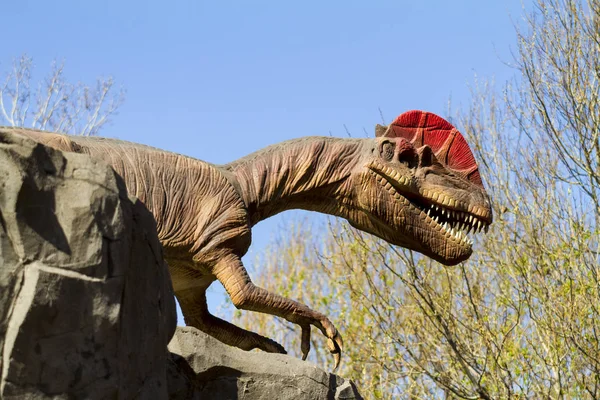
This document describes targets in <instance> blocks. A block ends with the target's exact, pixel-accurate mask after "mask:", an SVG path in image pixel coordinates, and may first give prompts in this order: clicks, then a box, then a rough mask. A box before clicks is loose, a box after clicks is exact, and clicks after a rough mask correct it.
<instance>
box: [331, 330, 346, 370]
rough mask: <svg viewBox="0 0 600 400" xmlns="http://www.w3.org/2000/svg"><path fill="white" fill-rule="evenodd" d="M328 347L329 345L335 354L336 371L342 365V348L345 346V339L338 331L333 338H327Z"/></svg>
mask: <svg viewBox="0 0 600 400" xmlns="http://www.w3.org/2000/svg"><path fill="white" fill-rule="evenodd" d="M327 347H329V352H331V354H333V359H334V361H335V366H334V368H333V371H334V372H335V371H336V370H337V369H338V367H339V366H340V361H341V359H342V349H343V347H344V341H343V340H342V337H341V336H340V334H339V333H337V332H336V334H335V335H334V336H333V338H332V339H328V340H327Z"/></svg>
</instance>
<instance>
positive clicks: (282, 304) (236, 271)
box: [213, 254, 343, 369]
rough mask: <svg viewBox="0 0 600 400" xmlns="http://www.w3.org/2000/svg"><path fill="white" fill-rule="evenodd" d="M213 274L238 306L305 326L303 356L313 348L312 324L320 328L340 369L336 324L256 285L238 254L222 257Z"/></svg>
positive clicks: (339, 338) (336, 365)
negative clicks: (311, 338)
mask: <svg viewBox="0 0 600 400" xmlns="http://www.w3.org/2000/svg"><path fill="white" fill-rule="evenodd" d="M213 274H214V275H215V276H216V277H217V279H218V280H219V281H220V282H221V283H222V284H223V286H224V287H225V290H226V291H227V293H228V294H229V296H230V297H231V300H232V302H233V304H234V305H235V306H236V307H237V308H239V309H242V310H249V311H258V312H262V313H266V314H271V315H276V316H278V317H281V318H285V319H286V320H288V321H290V322H293V323H295V324H297V325H299V326H300V327H301V328H302V341H301V350H302V359H306V357H307V355H308V351H309V350H310V326H311V325H314V326H315V327H317V328H318V329H319V330H320V331H321V332H322V333H323V335H325V337H327V346H328V348H329V351H330V352H331V353H332V354H333V356H334V359H335V369H337V367H338V365H339V363H340V356H341V352H342V347H343V341H342V337H341V336H340V334H339V333H338V331H337V329H336V328H335V326H334V325H333V324H332V323H331V321H330V320H329V319H328V318H327V317H326V316H325V315H323V314H321V313H318V312H316V311H313V310H311V309H310V308H309V307H307V306H306V305H304V304H302V303H299V302H297V301H294V300H290V299H287V298H285V297H283V296H280V295H278V294H276V293H272V292H269V291H267V290H265V289H263V288H260V287H258V286H256V285H254V284H253V283H252V281H251V280H250V277H249V276H248V272H247V271H246V268H244V265H243V264H242V261H241V259H240V258H239V257H238V256H236V255H235V254H229V255H226V256H224V257H222V258H221V259H220V261H219V262H218V263H217V264H215V266H214V268H213Z"/></svg>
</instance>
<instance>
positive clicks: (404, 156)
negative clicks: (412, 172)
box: [398, 147, 419, 168]
mask: <svg viewBox="0 0 600 400" xmlns="http://www.w3.org/2000/svg"><path fill="white" fill-rule="evenodd" d="M398 161H399V162H400V163H402V164H404V165H406V166H407V167H409V168H416V167H417V165H418V163H419V155H418V154H417V152H416V151H415V148H414V147H410V148H405V149H402V151H400V152H399V153H398Z"/></svg>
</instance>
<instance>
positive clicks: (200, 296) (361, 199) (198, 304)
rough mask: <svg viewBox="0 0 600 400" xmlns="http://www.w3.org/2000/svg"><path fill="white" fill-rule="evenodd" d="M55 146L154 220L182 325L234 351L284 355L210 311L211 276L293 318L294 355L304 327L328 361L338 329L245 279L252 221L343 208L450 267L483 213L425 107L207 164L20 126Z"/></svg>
mask: <svg viewBox="0 0 600 400" xmlns="http://www.w3.org/2000/svg"><path fill="white" fill-rule="evenodd" d="M1 131H12V132H17V133H20V134H23V135H26V136H28V137H30V138H32V139H34V140H36V141H38V142H40V143H43V144H45V145H48V146H50V147H54V148H56V149H58V150H62V151H71V152H77V153H84V154H89V155H90V156H91V157H94V158H97V159H101V160H104V161H105V162H107V163H108V164H109V165H111V166H112V167H113V168H114V170H115V171H116V172H117V173H118V174H120V175H121V176H122V177H123V179H124V181H125V183H126V185H127V188H128V191H129V192H130V193H131V194H133V195H134V196H136V197H137V198H139V199H140V200H141V201H142V202H144V203H145V204H146V206H147V207H148V208H149V209H150V210H151V211H152V213H153V215H154V217H155V218H156V222H157V228H158V235H159V238H160V240H161V242H162V244H163V246H164V250H165V258H166V261H167V263H168V265H169V270H170V273H171V278H172V281H173V288H174V291H175V295H176V297H177V299H178V300H179V304H180V306H181V310H182V312H183V315H184V317H185V322H186V324H188V325H191V326H194V327H196V328H198V329H200V330H201V331H204V332H206V333H207V334H210V335H212V336H214V337H215V338H217V339H219V340H221V341H222V342H224V343H226V344H229V345H232V346H237V347H239V348H241V349H244V350H250V349H254V348H259V349H261V350H264V351H267V352H275V353H285V350H284V348H283V347H282V346H281V345H280V344H278V343H276V342H275V341H273V340H271V339H269V338H266V337H263V336H261V335H258V334H256V333H254V332H250V331H247V330H244V329H242V328H239V327H237V326H235V325H233V324H231V323H229V322H226V321H224V320H222V319H219V318H217V317H215V316H213V315H211V314H210V313H209V311H208V308H207V303H206V289H207V288H208V286H209V285H210V284H211V283H212V282H213V281H215V280H219V281H220V282H221V283H222V284H223V286H224V287H225V290H226V291H227V293H228V294H229V296H230V297H231V300H232V302H233V304H234V305H235V306H236V307H237V308H240V309H244V310H251V311H259V312H263V313H267V314H271V315H276V316H279V317H282V318H285V319H287V320H288V321H291V322H293V323H295V324H298V325H299V326H300V327H301V329H302V333H301V339H302V340H301V350H302V354H303V357H302V358H303V359H306V356H307V354H308V352H309V350H310V327H311V325H314V326H315V327H317V328H318V329H319V330H320V331H321V332H322V333H323V335H325V336H326V337H327V339H328V340H327V346H328V348H329V351H330V352H331V353H332V354H333V356H334V359H335V368H337V366H338V365H339V362H340V356H341V352H342V345H343V342H342V338H341V336H340V334H339V333H338V331H337V329H336V328H335V327H334V325H333V324H332V323H331V321H330V320H329V319H328V318H327V317H326V316H325V315H323V314H321V313H319V312H316V311H313V310H311V309H310V308H309V307H307V306H306V305H304V304H301V303H299V302H296V301H293V300H290V299H287V298H285V297H282V296H280V295H278V294H276V293H271V292H268V291H267V290H265V289H262V288H260V287H257V286H255V285H254V284H253V283H252V281H251V280H250V277H249V276H248V273H247V272H246V269H245V268H244V266H243V265H242V262H241V257H242V256H243V255H244V254H245V253H246V251H247V250H248V247H249V246H250V241H251V233H250V230H251V228H252V226H254V225H255V224H257V223H258V222H259V221H262V220H264V219H266V218H269V217H270V216H273V215H275V214H277V213H280V212H282V211H285V210H289V209H295V208H298V209H305V210H312V211H319V212H322V213H327V214H331V215H335V216H339V217H342V218H345V219H346V220H348V221H349V222H350V224H351V225H352V226H354V227H355V228H357V229H360V230H362V231H365V232H369V233H371V234H374V235H376V236H378V237H380V238H382V239H384V240H386V241H387V242H389V243H392V244H394V245H398V246H402V247H405V248H408V249H412V250H415V251H418V252H420V253H422V254H424V255H426V256H429V257H431V258H433V259H435V260H437V261H439V262H441V263H443V264H447V265H454V264H457V263H459V262H461V261H464V260H466V259H467V258H468V257H469V256H470V255H471V253H472V247H471V246H472V241H471V239H469V238H468V236H467V234H468V233H469V232H470V230H472V229H473V230H475V231H479V230H481V229H482V228H487V227H488V225H489V224H490V223H491V222H492V211H491V207H490V201H489V199H488V196H487V194H486V191H485V189H484V187H483V184H482V181H481V177H480V175H479V171H478V167H477V164H476V163H475V159H474V157H473V154H472V153H471V151H470V149H469V146H468V145H467V143H466V141H465V139H464V138H463V136H462V135H461V134H460V133H459V132H458V131H457V130H456V128H454V127H453V126H452V125H451V124H450V123H448V122H447V121H445V120H444V119H442V118H440V117H438V116H437V115H434V114H431V113H427V112H422V111H410V112H407V113H404V114H402V115H400V116H399V117H398V118H397V119H396V120H395V121H394V122H393V123H392V124H390V125H389V126H387V127H385V126H380V125H378V126H377V127H376V138H374V139H338V138H331V137H305V138H301V139H296V140H290V141H286V142H283V143H280V144H277V145H273V146H270V147H267V148H265V149H263V150H259V151H257V152H255V153H253V154H250V155H248V156H246V157H244V158H241V159H239V160H237V161H234V162H232V163H230V164H226V165H213V164H209V163H207V162H203V161H199V160H196V159H193V158H190V157H186V156H182V155H179V154H174V153H170V152H166V151H162V150H159V149H156V148H152V147H148V146H144V145H140V144H134V143H129V142H125V141H120V140H114V139H104V138H96V137H81V136H66V135H61V134H56V133H50V132H43V131H36V130H30V129H23V128H0V132H1Z"/></svg>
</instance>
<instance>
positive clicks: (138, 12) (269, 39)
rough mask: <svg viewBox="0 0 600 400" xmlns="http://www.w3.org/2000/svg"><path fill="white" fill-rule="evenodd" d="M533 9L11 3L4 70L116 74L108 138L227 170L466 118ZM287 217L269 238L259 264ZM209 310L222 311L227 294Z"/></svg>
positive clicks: (0, 12) (264, 238)
mask: <svg viewBox="0 0 600 400" xmlns="http://www.w3.org/2000/svg"><path fill="white" fill-rule="evenodd" d="M528 4H529V2H525V5H528ZM521 8H522V3H521V0H505V1H481V0H468V1H454V2H449V1H441V0H437V1H421V2H415V1H372V2H367V1H343V2H342V1H328V2H324V1H303V2H284V1H211V2H207V1H179V0H174V1H170V2H157V1H154V0H152V1H143V2H142V1H122V0H120V1H115V0H105V1H103V2H91V1H85V2H84V1H75V0H70V1H66V0H54V1H41V0H39V1H31V0H20V1H9V0H0V18H1V20H2V24H0V37H1V38H2V52H1V53H0V71H1V72H6V71H7V70H8V69H9V67H10V63H11V62H12V60H13V58H16V57H19V56H20V55H22V54H24V53H26V54H27V55H29V56H31V57H33V58H34V62H35V64H36V70H35V71H36V73H37V76H34V78H40V77H41V76H42V75H43V74H44V73H45V72H47V71H48V70H49V67H50V63H51V62H52V60H54V59H57V60H64V61H65V66H66V77H67V79H69V80H70V81H83V82H89V83H92V82H93V81H94V80H95V79H96V77H98V76H101V75H104V76H106V75H112V76H114V77H115V79H116V81H117V82H118V83H120V84H122V85H123V87H124V88H125V89H126V90H127V95H126V100H125V103H124V104H123V106H122V107H121V109H120V113H119V115H117V116H116V117H115V118H114V120H113V123H112V124H111V125H110V126H108V127H106V128H105V129H104V130H103V131H102V135H103V136H109V137H118V138H121V139H125V140H130V141H134V142H140V143H144V144H148V145H151V146H155V147H160V148H163V149H166V150H170V151H175V152H178V153H183V154H186V155H189V156H192V157H196V158H199V159H203V160H206V161H209V162H212V163H217V164H220V163H226V162H229V161H231V160H234V159H236V158H239V157H241V156H243V155H246V154H248V153H250V152H253V151H255V150H257V149H260V148H262V147H265V146H267V145H269V144H272V143H276V142H280V141H283V140H286V139H291V138H296V137H301V136H306V135H333V136H341V137H343V136H346V132H345V128H344V126H346V127H347V129H348V130H349V131H350V132H351V133H352V135H353V136H364V135H365V133H364V132H365V130H366V132H368V134H369V135H372V134H373V127H374V125H375V124H376V123H381V117H380V111H379V110H380V109H381V112H382V113H383V116H384V117H385V122H390V121H391V120H392V119H393V118H394V117H395V116H397V115H398V114H400V113H402V112H404V111H407V110H410V109H424V110H428V111H432V112H435V113H438V114H440V115H443V116H447V109H448V108H447V106H448V100H449V99H450V98H451V99H452V103H453V108H457V107H459V106H460V105H461V104H463V105H466V104H468V102H469V84H470V83H472V82H473V78H474V76H475V75H478V76H482V77H495V79H496V81H497V82H498V83H503V82H505V81H506V80H507V79H509V77H510V76H511V74H512V73H513V71H512V70H511V69H510V68H509V67H508V66H507V65H506V63H507V62H509V61H510V60H511V56H510V50H511V48H512V49H514V48H515V44H516V36H515V33H514V27H513V24H515V23H519V21H520V15H521V14H522V13H521ZM459 129H460V127H459ZM282 218H285V214H283V215H280V216H276V217H274V218H271V219H270V220H268V221H265V222H262V223H260V224H259V225H258V226H256V227H255V229H254V230H253V240H254V242H253V245H252V247H251V250H250V252H249V254H248V255H247V256H246V257H245V258H244V261H245V263H246V264H248V265H250V264H251V263H252V261H253V260H254V259H255V257H256V254H257V253H260V251H261V249H264V247H265V246H266V245H267V244H268V242H269V240H270V239H271V238H272V237H273V235H275V234H276V232H277V229H278V227H279V226H280V224H281V222H282V221H283V220H282ZM254 268H260V266H254ZM217 285H218V284H217ZM214 286H216V285H213V287H214ZM209 298H210V306H211V308H212V309H215V307H216V305H218V304H219V303H220V302H221V301H222V299H223V295H222V292H221V290H219V288H217V289H212V290H211V293H210V296H209Z"/></svg>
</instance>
